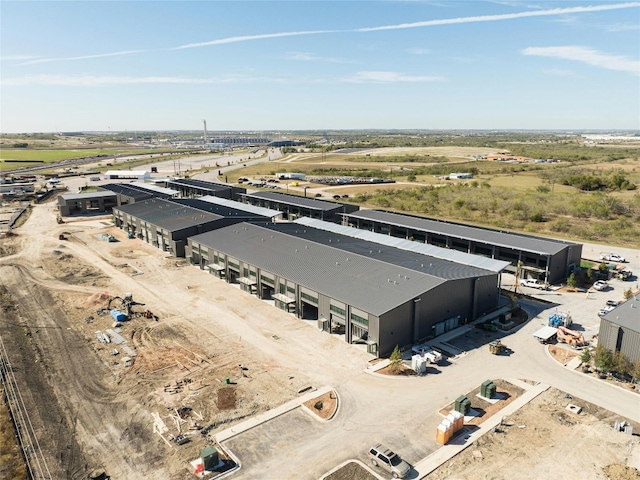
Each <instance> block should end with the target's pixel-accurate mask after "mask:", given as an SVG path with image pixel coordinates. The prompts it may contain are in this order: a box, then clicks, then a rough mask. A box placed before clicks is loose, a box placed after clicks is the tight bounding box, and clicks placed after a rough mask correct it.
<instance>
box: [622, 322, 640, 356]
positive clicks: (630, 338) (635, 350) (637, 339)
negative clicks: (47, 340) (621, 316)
mask: <svg viewBox="0 0 640 480" xmlns="http://www.w3.org/2000/svg"><path fill="white" fill-rule="evenodd" d="M620 329H621V330H624V333H623V334H622V345H621V347H620V351H621V352H622V353H623V354H624V355H625V356H626V357H627V358H628V359H629V360H631V362H637V361H640V332H635V331H633V330H631V329H629V328H625V327H620Z"/></svg>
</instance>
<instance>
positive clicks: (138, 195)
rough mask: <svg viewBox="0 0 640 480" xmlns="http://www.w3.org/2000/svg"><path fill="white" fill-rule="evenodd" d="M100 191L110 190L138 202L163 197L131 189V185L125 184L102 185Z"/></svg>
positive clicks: (146, 191)
mask: <svg viewBox="0 0 640 480" xmlns="http://www.w3.org/2000/svg"><path fill="white" fill-rule="evenodd" d="M98 189H99V190H100V189H102V190H109V191H111V192H115V193H117V194H120V195H126V196H127V197H130V198H133V199H134V200H135V201H136V202H137V201H139V200H144V199H146V198H152V197H155V196H159V197H160V196H162V195H158V194H157V193H156V192H152V191H150V190H142V189H140V188H135V187H130V186H129V185H127V184H124V183H107V184H106V185H100V186H99V187H98Z"/></svg>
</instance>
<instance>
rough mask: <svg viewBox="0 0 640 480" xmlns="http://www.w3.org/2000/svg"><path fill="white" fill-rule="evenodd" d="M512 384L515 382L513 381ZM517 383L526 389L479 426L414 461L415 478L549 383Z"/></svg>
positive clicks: (469, 441) (449, 455) (519, 406)
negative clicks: (416, 474) (473, 430)
mask: <svg viewBox="0 0 640 480" xmlns="http://www.w3.org/2000/svg"><path fill="white" fill-rule="evenodd" d="M508 381H510V382H511V381H513V379H510V380H508ZM514 384H516V382H514ZM517 384H519V385H518V386H521V387H523V388H524V387H526V388H527V391H526V392H524V393H523V394H522V395H521V396H519V397H518V398H516V399H515V400H514V401H513V402H511V403H510V404H509V405H507V406H506V407H504V408H503V409H502V410H500V411H499V412H496V413H495V414H494V415H493V416H491V417H490V418H488V419H487V420H485V421H484V422H482V424H481V425H480V428H479V429H478V430H476V431H475V432H473V433H472V434H471V435H469V436H468V437H467V436H465V435H460V436H459V438H455V439H453V440H452V441H451V442H450V443H448V444H447V445H443V446H442V447H440V448H439V449H438V450H436V451H435V452H433V453H432V454H431V455H429V456H428V457H426V458H424V459H423V460H420V461H419V462H418V463H416V464H415V465H414V466H413V468H414V470H415V471H416V472H417V473H418V477H417V478H424V477H426V476H427V475H429V474H430V473H431V472H433V471H434V470H435V469H436V468H438V467H439V466H440V465H442V464H443V463H444V462H446V461H447V460H450V459H451V458H453V457H454V456H456V455H457V454H458V453H460V452H462V451H463V450H464V449H465V448H467V447H469V446H471V445H473V443H474V442H475V441H476V440H477V439H479V438H480V437H481V436H482V435H484V434H485V433H487V432H488V431H490V430H492V429H493V428H494V427H496V426H497V425H499V424H500V422H501V421H502V419H503V418H504V417H505V416H508V415H511V414H513V413H515V412H516V411H517V410H518V409H520V408H522V407H523V406H524V405H526V404H527V403H529V402H530V401H531V400H533V399H534V398H536V397H537V396H538V395H540V394H541V393H543V392H545V391H546V390H547V389H548V388H549V385H544V384H541V383H540V384H538V385H529V384H526V383H524V382H517ZM435 435H436V432H435V430H434V431H433V436H434V438H435Z"/></svg>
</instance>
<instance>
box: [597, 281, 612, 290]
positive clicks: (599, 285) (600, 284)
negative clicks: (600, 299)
mask: <svg viewBox="0 0 640 480" xmlns="http://www.w3.org/2000/svg"><path fill="white" fill-rule="evenodd" d="M593 288H595V289H596V290H598V291H602V290H606V289H607V288H609V284H608V283H607V282H605V281H604V280H598V281H596V282H593Z"/></svg>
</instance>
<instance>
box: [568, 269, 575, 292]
mask: <svg viewBox="0 0 640 480" xmlns="http://www.w3.org/2000/svg"><path fill="white" fill-rule="evenodd" d="M577 286H578V281H577V280H576V274H575V273H573V272H571V275H569V278H567V287H569V288H571V289H575V288H576V287H577Z"/></svg>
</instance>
